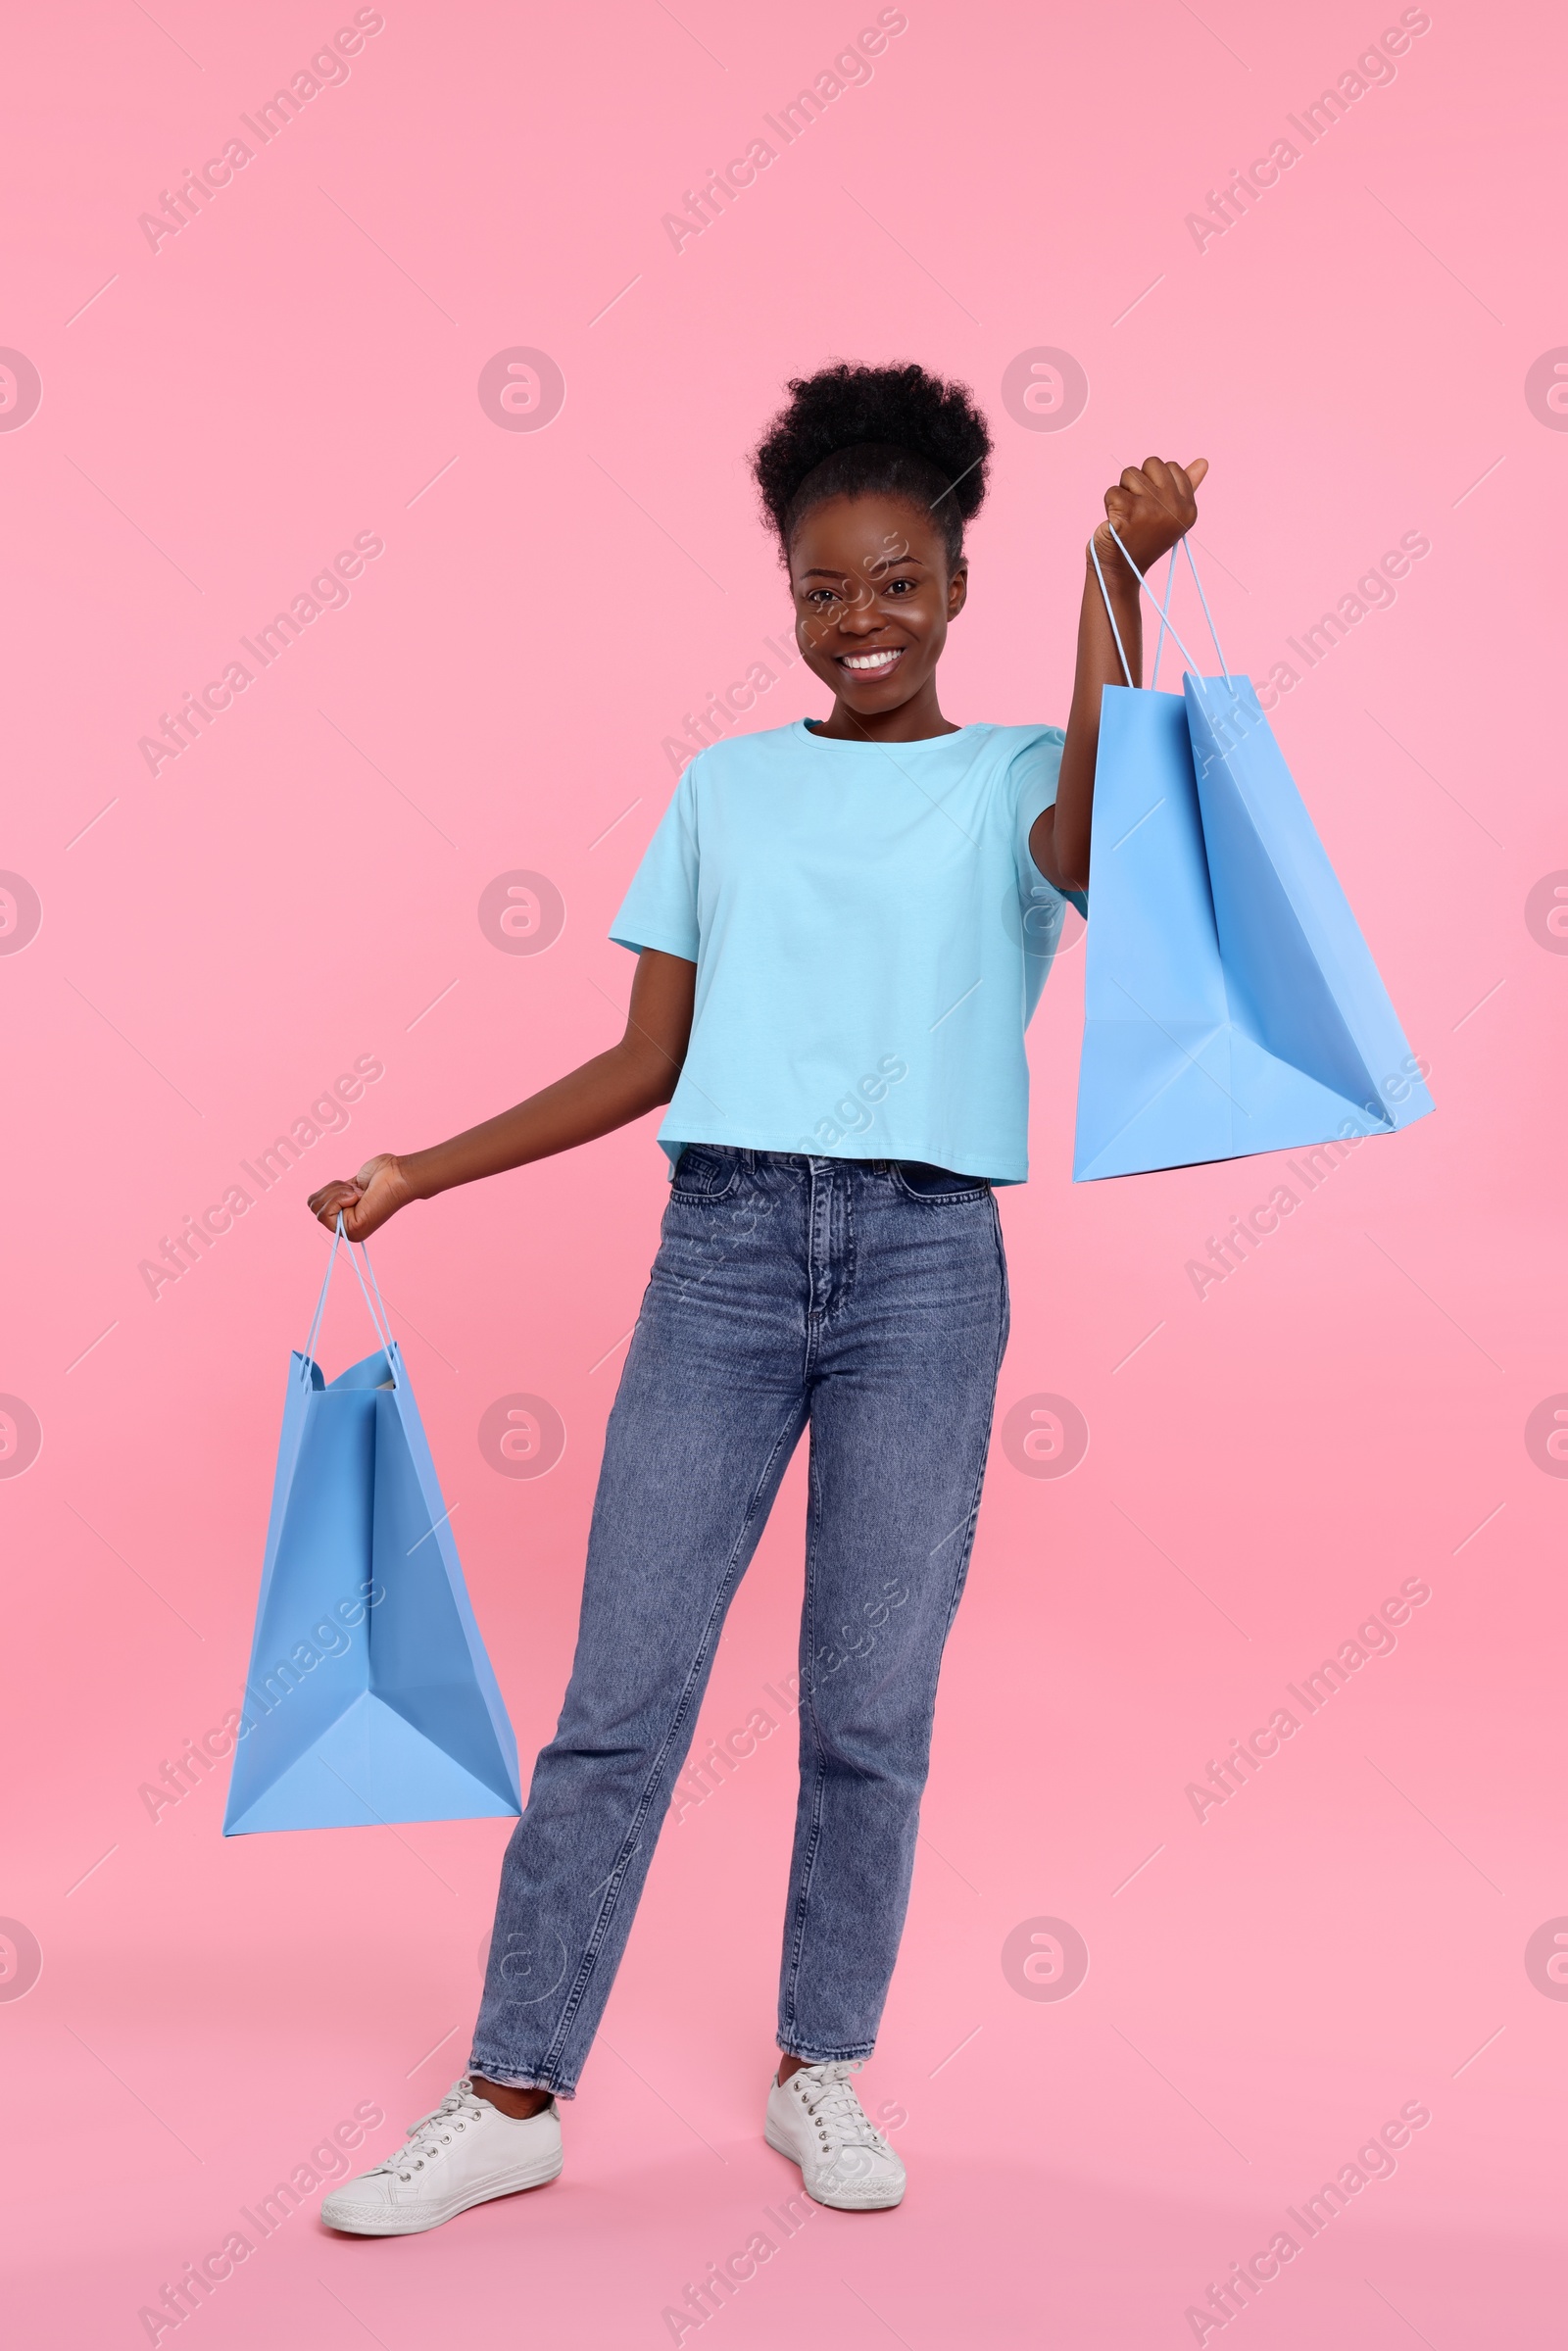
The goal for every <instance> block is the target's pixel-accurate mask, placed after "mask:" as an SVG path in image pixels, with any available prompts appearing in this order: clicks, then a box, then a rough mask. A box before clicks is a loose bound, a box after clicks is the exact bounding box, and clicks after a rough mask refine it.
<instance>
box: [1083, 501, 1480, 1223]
mask: <svg viewBox="0 0 1568 2351" xmlns="http://www.w3.org/2000/svg"><path fill="white" fill-rule="evenodd" d="M1183 544H1185V541H1184V542H1183ZM1117 545H1118V546H1120V545H1121V542H1120V540H1119V539H1118V540H1117ZM1122 553H1123V554H1124V555H1125V554H1126V549H1125V548H1123V549H1122ZM1171 560H1172V568H1173V569H1174V563H1175V554H1174V551H1173V553H1172V559H1171ZM1188 561H1189V563H1192V553H1191V549H1190V548H1189V550H1188ZM1128 562H1129V563H1131V558H1130V557H1129V558H1128ZM1095 567H1096V570H1097V572H1098V571H1099V568H1100V565H1099V559H1098V557H1096V559H1095ZM1132 567H1133V568H1134V569H1135V570H1136V568H1137V566H1136V565H1133V566H1132ZM1193 576H1194V580H1195V582H1197V584H1198V589H1199V594H1200V596H1201V597H1202V585H1201V581H1198V574H1197V567H1196V565H1194V566H1193ZM1101 588H1102V592H1103V590H1104V580H1103V576H1102V578H1101ZM1166 598H1167V606H1168V599H1169V588H1168V585H1167V590H1166ZM1105 603H1106V611H1107V612H1109V613H1110V618H1111V627H1112V630H1113V632H1115V633H1116V646H1117V651H1118V653H1120V654H1121V659H1122V669H1123V674H1124V675H1125V676H1126V678H1127V681H1128V682H1127V684H1126V685H1125V686H1110V685H1107V686H1106V687H1104V688H1103V705H1102V714H1101V732H1100V749H1099V758H1098V761H1097V765H1096V774H1095V809H1094V826H1093V859H1092V863H1093V880H1092V884H1091V899H1092V904H1093V909H1094V910H1093V914H1092V916H1091V920H1090V924H1089V936H1088V940H1087V943H1086V945H1087V958H1086V965H1085V973H1084V994H1085V1005H1084V1042H1083V1053H1082V1058H1081V1061H1080V1064H1079V1079H1078V1121H1077V1133H1076V1138H1075V1143H1074V1158H1073V1177H1074V1181H1075V1182H1079V1183H1083V1182H1089V1181H1094V1180H1096V1179H1098V1178H1101V1177H1104V1176H1115V1175H1134V1174H1142V1173H1146V1172H1148V1171H1150V1170H1152V1169H1155V1168H1161V1167H1181V1166H1189V1165H1192V1164H1194V1163H1196V1162H1199V1161H1202V1160H1207V1159H1229V1158H1242V1157H1245V1156H1247V1155H1248V1154H1249V1153H1251V1152H1255V1151H1288V1150H1295V1149H1296V1148H1298V1147H1299V1146H1302V1145H1309V1144H1313V1143H1327V1142H1334V1141H1341V1140H1348V1138H1349V1137H1350V1136H1365V1135H1371V1134H1380V1133H1381V1134H1389V1133H1393V1132H1395V1131H1396V1130H1397V1129H1398V1128H1400V1127H1405V1126H1408V1125H1409V1124H1410V1123H1411V1121H1412V1120H1413V1119H1416V1118H1421V1117H1424V1116H1425V1115H1426V1113H1427V1112H1428V1111H1429V1110H1431V1109H1432V1108H1433V1107H1434V1104H1433V1102H1432V1097H1431V1095H1430V1094H1429V1093H1428V1092H1427V1089H1426V1086H1425V1084H1424V1082H1423V1076H1422V1071H1421V1068H1420V1064H1419V1063H1418V1061H1417V1060H1416V1057H1415V1055H1414V1054H1413V1053H1411V1051H1410V1048H1409V1045H1408V1043H1407V1041H1406V1039H1405V1036H1404V1032H1403V1030H1402V1029H1401V1028H1400V1026H1399V1022H1398V1018H1397V1014H1396V1012H1395V1010H1394V1006H1393V1005H1392V1004H1391V1003H1390V1002H1389V997H1388V992H1387V990H1386V989H1385V988H1384V985H1383V982H1382V980H1381V979H1380V977H1379V975H1378V970H1377V966H1376V964H1375V963H1374V962H1373V960H1372V956H1371V954H1370V952H1369V951H1368V948H1367V945H1366V942H1365V940H1364V939H1363V938H1362V936H1361V932H1360V930H1359V928H1358V926H1357V924H1356V920H1355V916H1354V915H1353V914H1352V913H1351V911H1350V907H1349V905H1348V901H1347V899H1346V896H1345V893H1344V891H1343V890H1342V889H1341V887H1340V885H1339V882H1338V880H1337V879H1336V877H1335V873H1334V869H1333V867H1332V866H1331V864H1330V863H1329V860H1328V857H1327V855H1326V854H1325V852H1324V849H1323V845H1322V843H1321V842H1320V841H1319V839H1318V837H1317V833H1316V831H1315V830H1314V828H1313V825H1312V820H1311V818H1310V817H1309V816H1308V814H1307V812H1306V809H1305V808H1304V806H1303V804H1302V801H1301V797H1300V795H1299V792H1298V790H1297V788H1296V785H1295V783H1294V781H1293V780H1292V777H1291V773H1290V770H1289V768H1288V767H1287V766H1286V764H1285V760H1284V758H1283V757H1282V755H1281V753H1280V749H1279V746H1278V744H1277V743H1276V742H1275V740H1274V735H1273V730H1272V729H1271V728H1270V726H1269V723H1268V720H1267V719H1266V718H1265V716H1264V715H1263V711H1262V710H1261V708H1260V707H1259V704H1258V701H1257V696H1256V694H1255V692H1254V691H1253V688H1252V685H1251V682H1250V679H1248V678H1244V677H1235V676H1233V675H1232V674H1231V673H1230V671H1229V670H1228V669H1227V668H1226V665H1225V658H1224V655H1223V653H1220V651H1219V640H1218V638H1217V636H1216V637H1215V641H1214V642H1215V651H1216V653H1217V654H1218V655H1219V661H1220V668H1221V672H1222V674H1221V675H1220V676H1219V677H1217V678H1211V677H1203V676H1201V674H1199V673H1198V668H1197V664H1196V662H1194V661H1193V660H1192V656H1191V655H1190V654H1187V655H1186V658H1187V661H1188V663H1189V671H1188V674H1187V675H1186V677H1185V679H1184V681H1183V691H1182V693H1181V694H1180V695H1176V694H1161V693H1159V692H1157V691H1155V690H1153V689H1150V690H1148V691H1146V690H1144V689H1143V688H1139V687H1135V686H1134V685H1133V684H1132V673H1131V670H1130V669H1129V667H1128V665H1127V658H1126V653H1125V650H1124V649H1123V647H1122V644H1121V638H1120V633H1119V631H1116V621H1115V615H1114V612H1111V608H1110V601H1109V598H1108V596H1107V597H1106V600H1105ZM1203 610H1204V612H1205V615H1206V614H1207V611H1208V606H1207V599H1206V598H1204V599H1203ZM1168 625H1169V622H1168V618H1167V616H1166V615H1165V614H1163V613H1162V615H1161V629H1160V638H1161V643H1163V637H1164V631H1165V628H1166V626H1168ZM1209 625H1210V631H1211V633H1212V627H1213V624H1212V621H1210V623H1209ZM1171 633H1172V634H1173V635H1175V631H1174V629H1172V631H1171ZM1177 643H1178V645H1180V644H1181V640H1180V638H1179V637H1178V638H1177ZM1181 650H1182V651H1183V653H1184V654H1186V648H1185V646H1182V648H1181ZM1154 674H1155V677H1156V679H1157V676H1158V650H1157V649H1156V654H1155V669H1154Z"/></svg>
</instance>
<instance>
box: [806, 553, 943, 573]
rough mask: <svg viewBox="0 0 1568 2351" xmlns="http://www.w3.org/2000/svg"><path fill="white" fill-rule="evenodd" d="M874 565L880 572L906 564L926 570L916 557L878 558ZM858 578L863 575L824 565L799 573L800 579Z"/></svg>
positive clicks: (815, 564) (893, 569) (896, 569)
mask: <svg viewBox="0 0 1568 2351" xmlns="http://www.w3.org/2000/svg"><path fill="white" fill-rule="evenodd" d="M876 563H877V567H878V568H879V569H880V570H882V571H899V570H902V569H903V567H904V566H905V564H906V563H912V564H913V565H914V567H915V569H916V570H917V571H923V570H924V569H925V568H926V566H925V564H924V563H921V561H920V559H919V557H918V556H917V555H900V556H891V555H890V556H878V557H877V558H876ZM858 576H859V577H863V574H856V573H852V572H849V571H845V570H844V569H842V568H840V569H839V570H837V571H830V570H829V569H828V567H827V565H826V564H825V563H813V564H812V565H811V567H810V569H809V571H803V572H802V573H801V577H802V579H850V578H852V577H858Z"/></svg>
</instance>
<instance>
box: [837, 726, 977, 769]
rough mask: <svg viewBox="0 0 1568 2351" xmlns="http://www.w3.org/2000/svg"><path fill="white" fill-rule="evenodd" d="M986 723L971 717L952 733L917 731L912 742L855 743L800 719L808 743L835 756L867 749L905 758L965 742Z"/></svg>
mask: <svg viewBox="0 0 1568 2351" xmlns="http://www.w3.org/2000/svg"><path fill="white" fill-rule="evenodd" d="M984 723H985V721H984V720H983V719H971V720H970V721H969V723H968V724H967V725H966V726H956V727H955V728H954V730H953V732H952V734H951V735H917V736H915V738H914V739H913V741H912V742H909V743H854V742H846V741H845V740H844V739H843V737H842V736H839V735H825V736H824V735H819V734H818V733H817V732H816V730H815V728H814V727H813V726H812V725H811V724H810V721H809V719H806V718H799V719H797V720H796V726H797V729H798V730H799V732H800V733H801V734H802V735H804V736H805V738H806V740H807V742H808V743H814V744H815V745H816V746H817V747H818V749H819V750H822V751H825V752H827V753H829V754H830V755H832V756H835V757H836V756H837V754H838V753H840V752H854V753H856V754H858V755H863V754H864V753H866V752H882V753H884V754H885V755H887V756H889V757H892V758H898V759H903V758H904V757H905V756H906V755H907V753H909V752H929V751H936V750H939V749H940V748H941V746H942V745H943V744H944V743H958V742H961V741H962V739H963V737H964V736H965V735H975V734H978V733H979V732H980V729H981V727H982V726H983V725H984Z"/></svg>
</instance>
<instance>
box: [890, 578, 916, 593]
mask: <svg viewBox="0 0 1568 2351" xmlns="http://www.w3.org/2000/svg"><path fill="white" fill-rule="evenodd" d="M914 590H915V582H914V581H913V580H912V579H890V580H889V581H888V584H887V586H886V587H885V588H884V589H883V591H882V593H883V594H884V595H885V596H902V595H904V594H905V593H906V592H907V594H908V595H910V596H912V595H913V594H914Z"/></svg>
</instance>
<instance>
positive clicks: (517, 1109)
mask: <svg viewBox="0 0 1568 2351" xmlns="http://www.w3.org/2000/svg"><path fill="white" fill-rule="evenodd" d="M696 992H697V966H696V964H695V963H688V962H687V961H686V959H685V957H684V956H682V955H662V954H661V953H660V952H659V950H658V949H656V948H645V949H644V950H643V952H642V954H641V955H639V956H638V957H637V971H636V976H635V977H634V979H633V981H632V984H631V1006H630V1009H629V1010H628V1012H627V1014H626V1033H625V1035H624V1036H623V1037H622V1038H621V1039H620V1041H619V1043H618V1044H616V1045H613V1046H612V1047H611V1048H610V1051H609V1052H608V1053H596V1054H595V1055H594V1058H593V1059H592V1060H591V1061H584V1062H583V1063H582V1065H581V1067H580V1068H578V1069H573V1070H571V1071H569V1072H568V1073H567V1075H566V1076H565V1077H564V1078H557V1080H556V1081H555V1083H554V1085H551V1086H546V1087H545V1088H544V1089H543V1090H542V1092H540V1093H538V1094H530V1095H529V1097H528V1099H527V1101H526V1102H517V1103H516V1104H515V1106H514V1107H513V1108H512V1109H510V1110H503V1111H502V1112H501V1114H500V1116H499V1117H497V1118H487V1119H486V1120H485V1122H484V1124H483V1125H482V1126H476V1127H469V1128H468V1129H467V1130H466V1132H465V1133H464V1134H461V1135H454V1136H453V1137H452V1138H451V1139H450V1141H449V1142H446V1143H437V1144H434V1145H433V1146H432V1147H431V1148H430V1149H429V1150H428V1151H410V1152H405V1153H396V1152H392V1151H380V1152H377V1154H376V1155H375V1157H374V1158H372V1159H367V1161H366V1163H365V1165H364V1166H363V1167H362V1168H361V1169H360V1172H359V1174H358V1175H357V1176H355V1177H353V1178H352V1180H351V1179H349V1178H346V1177H345V1178H340V1179H338V1180H337V1181H335V1182H333V1183H330V1184H323V1185H322V1187H321V1189H320V1191H319V1192H313V1193H312V1194H311V1198H310V1209H311V1213H312V1215H313V1216H319V1218H320V1220H321V1222H322V1224H324V1225H326V1226H327V1227H328V1228H330V1227H332V1226H334V1225H335V1224H336V1222H337V1219H338V1214H339V1211H340V1210H341V1212H342V1216H343V1227H344V1230H345V1232H346V1233H347V1234H348V1236H349V1239H350V1240H351V1241H363V1240H365V1239H366V1237H367V1236H368V1234H370V1233H373V1232H374V1231H375V1230H376V1228H377V1226H378V1225H383V1224H385V1222H386V1220H387V1218H388V1217H389V1216H392V1215H395V1214H396V1212H397V1210H398V1209H399V1208H402V1207H406V1206H407V1205H408V1203H409V1201H410V1200H431V1199H433V1198H434V1196H435V1194H436V1193H438V1192H449V1191H451V1189H452V1187H453V1185H454V1184H472V1183H476V1182H477V1181H478V1179H479V1178H480V1177H481V1176H492V1175H501V1174H502V1173H503V1172H504V1171H505V1170H506V1169H507V1168H509V1167H522V1166H525V1165H526V1164H527V1162H528V1161H529V1160H530V1159H548V1158H549V1157H550V1156H551V1155H552V1153H553V1152H555V1151H573V1150H575V1148H576V1146H577V1145H578V1144H579V1143H592V1142H593V1140H594V1138H595V1137H596V1136H599V1135H608V1134H609V1133H610V1132H611V1130H612V1128H613V1127H623V1126H628V1125H629V1124H630V1123H631V1121H632V1120H633V1119H634V1118H641V1117H642V1116H643V1114H644V1112H645V1111H647V1110H652V1109H656V1108H657V1107H658V1105H659V1104H660V1103H661V1102H668V1100H669V1098H670V1096H671V1095H672V1094H673V1093H674V1091H675V1080H676V1079H677V1078H678V1077H679V1075H680V1069H681V1063H682V1062H683V1061H684V1060H685V1058H686V1047H687V1043H688V1040H689V1039H690V1036H691V1029H692V1007H693V1004H694V1002H695V999H696Z"/></svg>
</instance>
